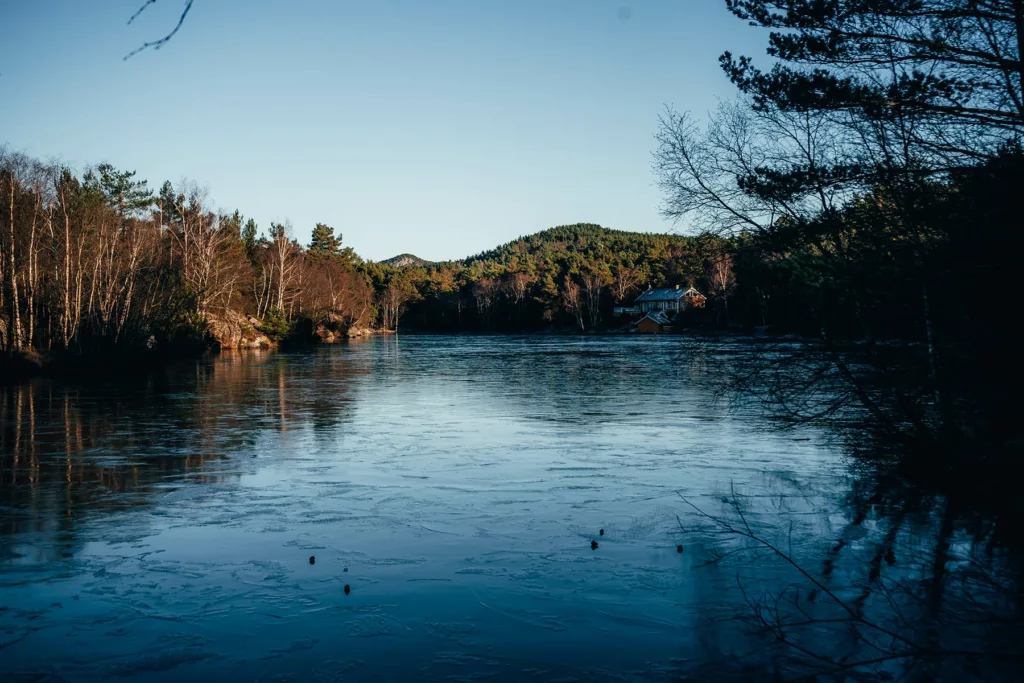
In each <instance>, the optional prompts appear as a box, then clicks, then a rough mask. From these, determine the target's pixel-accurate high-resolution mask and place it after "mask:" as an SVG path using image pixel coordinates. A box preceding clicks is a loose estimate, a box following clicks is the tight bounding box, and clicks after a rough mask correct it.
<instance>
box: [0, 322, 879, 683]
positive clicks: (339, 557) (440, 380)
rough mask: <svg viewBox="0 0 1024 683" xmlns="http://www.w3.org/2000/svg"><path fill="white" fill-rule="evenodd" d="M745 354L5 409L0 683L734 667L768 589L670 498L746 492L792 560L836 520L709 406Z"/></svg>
mask: <svg viewBox="0 0 1024 683" xmlns="http://www.w3.org/2000/svg"><path fill="white" fill-rule="evenodd" d="M737 354H742V350H736V351H734V352H722V347H721V346H720V347H719V348H718V349H717V350H716V351H715V352H707V353H703V352H701V351H700V349H699V346H695V345H694V344H692V343H683V342H681V341H680V338H678V337H657V338H652V337H648V338H637V337H605V338H601V337H512V336H507V337H485V336H481V337H441V336H437V337H435V336H421V337H406V336H402V337H400V338H395V337H377V338H373V339H370V340H367V341H364V342H358V343H355V342H353V343H350V344H340V345H334V346H323V347H318V348H315V349H312V350H303V351H294V352H280V353H274V352H249V353H234V354H229V353H223V354H220V355H217V356H212V357H209V358H205V359H202V360H200V361H196V362H189V363H185V364H182V365H176V366H173V367H169V368H167V369H165V370H163V371H160V372H156V373H152V374H147V375H145V376H140V377H138V378H132V379H125V378H121V379H113V378H111V379H110V380H107V381H90V382H87V383H85V382H83V383H60V382H56V381H47V380H39V381H36V382H33V383H31V384H27V385H22V386H20V387H14V388H11V389H8V390H7V391H6V393H4V394H3V399H2V400H3V403H2V404H0V420H2V423H0V427H2V429H0V447H2V448H0V452H2V459H0V476H2V480H0V519H2V535H0V679H3V680H4V681H11V680H22V679H24V680H65V681H93V680H108V679H113V678H116V679H118V680H124V681H142V680H145V681H179V680H189V681H206V680H210V681H228V680H246V681H252V680H296V681H335V680H396V679H398V680H435V679H436V680H477V679H480V678H493V679H496V680H516V679H530V680H539V681H547V680H558V681H573V680H581V681H582V680H670V679H675V678H678V677H679V676H681V675H684V674H686V673H687V672H690V671H693V670H694V668H695V667H699V666H700V665H702V664H708V663H712V664H714V663H715V662H719V663H723V662H728V661H730V659H731V658H732V655H733V653H734V652H735V651H737V650H738V649H741V648H742V647H743V646H744V645H743V636H742V633H741V632H742V630H743V629H742V628H740V627H739V626H737V625H734V624H733V622H732V620H731V619H730V615H731V614H732V613H734V612H742V610H743V609H744V606H745V604H746V603H745V602H744V600H745V598H744V597H743V594H742V592H741V591H739V590H737V585H738V583H740V582H742V581H749V582H753V584H754V585H755V586H760V587H764V586H768V585H774V584H776V583H778V582H785V581H788V580H789V579H788V578H787V577H786V576H785V575H784V573H783V570H782V568H780V567H779V565H778V563H772V562H769V561H764V562H760V563H755V564H745V565H741V568H740V570H738V569H737V568H736V567H735V566H728V567H724V566H721V565H718V564H712V565H709V566H705V564H706V561H707V559H708V557H709V554H708V553H709V547H710V546H709V543H710V537H707V536H704V535H701V533H700V532H699V531H694V530H692V529H690V528H689V527H690V522H691V521H692V520H693V519H694V517H695V516H697V517H699V515H696V512H695V511H694V509H693V508H692V507H690V506H689V505H687V504H686V503H685V502H684V500H683V498H684V497H685V498H686V499H687V500H688V501H690V502H691V503H693V504H694V505H696V506H697V507H699V508H700V509H702V510H705V511H707V512H709V513H711V514H716V515H718V514H722V515H725V514H727V513H728V511H729V506H728V505H727V502H728V499H730V498H732V497H733V496H742V497H743V499H744V500H745V501H747V503H746V505H747V510H748V517H747V519H748V520H750V521H751V522H752V523H753V524H755V525H756V524H760V523H762V522H763V523H766V524H767V523H770V524H772V526H773V527H774V528H779V527H780V525H781V526H782V527H783V528H786V529H787V532H786V533H787V534H788V536H789V543H790V547H791V548H792V547H793V544H794V543H795V545H796V546H797V547H798V548H806V549H808V552H810V553H812V554H813V553H814V552H816V549H819V548H822V547H823V546H822V543H825V544H826V545H825V546H824V547H826V548H827V545H828V540H827V539H829V538H831V539H832V540H833V541H834V540H835V537H841V538H846V535H845V534H846V533H847V532H843V531H841V530H842V528H843V525H844V523H846V522H847V521H848V519H849V515H850V514H851V513H850V512H849V511H848V509H847V506H846V496H847V493H848V491H849V488H850V478H851V474H850V468H849V467H848V462H847V460H848V458H847V457H846V456H844V455H843V454H842V453H841V452H839V451H838V450H837V448H836V447H835V446H830V445H829V444H830V441H829V440H827V439H825V438H824V435H822V434H819V433H816V432H814V431H810V430H804V431H800V432H793V431H779V430H775V429H771V428H769V427H770V424H769V423H768V422H767V421H766V420H765V418H764V416H763V415H762V413H761V411H760V410H759V409H758V408H757V407H756V406H753V405H748V404H744V403H742V402H740V403H737V402H736V401H730V400H729V397H728V395H727V391H726V392H725V394H723V392H722V391H721V387H722V386H724V385H726V384H727V383H726V382H725V378H726V376H727V372H726V370H727V369H728V367H729V365H730V364H731V363H733V362H735V359H736V357H737ZM602 529H603V530H604V533H603V535H602V534H601V530H602ZM794 529H796V532H795V533H794ZM794 537H796V539H797V540H796V541H794ZM858 538H859V537H857V538H853V537H851V539H850V542H851V543H856V542H857V539H858ZM592 541H596V542H597V543H598V547H597V548H596V549H592ZM679 544H683V545H684V549H683V552H681V553H680V552H678V549H677V546H678V545H679ZM313 558H315V560H314V559H313ZM741 574H742V576H741ZM346 586H348V587H350V591H346Z"/></svg>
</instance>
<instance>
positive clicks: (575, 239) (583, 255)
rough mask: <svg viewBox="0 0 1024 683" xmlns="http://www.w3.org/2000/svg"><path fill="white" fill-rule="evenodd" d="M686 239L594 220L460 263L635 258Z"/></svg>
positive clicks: (517, 241) (552, 230)
mask: <svg viewBox="0 0 1024 683" xmlns="http://www.w3.org/2000/svg"><path fill="white" fill-rule="evenodd" d="M690 242H691V240H690V239H689V238H685V237H681V236H679V235H668V234H650V233H639V232H627V231H625V230H613V229H611V228H605V227H602V226H600V225H597V224H594V223H575V224H573V225H560V226H557V227H554V228H548V229H547V230H542V231H540V232H537V233H534V234H532V235H526V236H523V237H519V238H518V239H515V240H512V241H511V242H508V243H506V244H503V245H501V246H499V247H495V248H494V249H489V250H487V251H484V252H481V253H479V254H474V255H473V256H470V257H468V258H466V259H465V260H464V261H463V262H464V263H465V264H467V265H469V264H472V263H474V262H477V261H480V262H494V263H498V264H502V265H508V264H510V263H513V262H523V261H529V260H542V261H552V260H557V259H559V258H565V259H570V260H572V259H573V258H574V257H573V256H570V255H572V254H575V255H577V256H576V257H575V258H577V259H579V260H581V261H583V262H586V263H591V262H593V261H594V259H602V258H603V260H612V261H614V260H616V258H615V255H620V256H622V257H623V258H625V259H627V260H628V259H635V255H636V254H640V253H647V254H652V253H653V254H657V253H663V252H664V251H665V250H666V249H669V248H671V247H672V246H679V247H682V246H685V245H687V244H689V243H690Z"/></svg>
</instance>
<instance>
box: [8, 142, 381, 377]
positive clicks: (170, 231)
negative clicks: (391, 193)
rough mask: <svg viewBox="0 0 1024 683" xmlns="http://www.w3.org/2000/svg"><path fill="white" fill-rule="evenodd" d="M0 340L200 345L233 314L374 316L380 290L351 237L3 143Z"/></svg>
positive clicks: (341, 320)
mask: <svg viewBox="0 0 1024 683" xmlns="http://www.w3.org/2000/svg"><path fill="white" fill-rule="evenodd" d="M0 195H2V197H3V211H2V212H0V233H2V234H0V262H2V264H0V282H2V285H3V286H2V287H0V311H2V312H3V315H2V316H0V346H2V348H3V350H4V352H5V355H6V356H8V357H11V356H13V355H15V354H18V353H30V352H33V351H46V352H50V353H69V352H70V353H98V352H103V351H110V350H112V349H122V350H123V349H141V348H144V347H153V346H157V347H164V348H171V347H176V346H177V347H182V346H185V347H187V346H197V345H198V346H201V345H204V344H205V343H206V342H207V341H208V340H207V339H206V333H207V324H208V322H209V320H210V319H211V318H213V317H216V316H221V315H224V314H226V313H227V312H231V311H235V312H244V313H246V314H249V315H251V316H254V317H256V318H258V319H259V320H260V324H261V325H265V326H266V329H265V330H264V331H265V332H266V333H267V334H268V335H271V336H274V337H281V336H284V335H287V334H288V333H290V331H291V327H292V323H294V322H295V321H297V320H299V319H304V320H307V321H310V322H312V323H314V324H321V325H327V326H332V327H335V328H341V327H348V326H351V325H358V324H368V322H369V320H370V316H371V315H372V314H373V310H374V309H373V293H372V290H371V289H370V287H369V285H368V283H367V280H366V278H365V277H364V276H362V275H361V274H360V273H359V272H357V265H358V264H359V259H358V257H356V256H355V255H354V254H353V253H352V250H351V249H349V248H345V247H343V246H342V242H341V237H340V236H338V235H336V234H335V232H334V230H333V229H332V228H331V227H329V226H326V225H322V224H321V225H317V226H316V228H315V229H314V230H313V235H312V241H311V242H310V244H309V245H308V246H306V247H305V248H303V247H302V246H301V245H300V244H298V242H297V241H296V240H295V239H294V238H293V237H292V236H291V229H290V227H289V226H288V225H287V224H278V223H272V224H271V225H270V227H269V229H268V230H266V231H262V232H261V231H260V230H259V229H258V227H257V225H256V223H255V222H254V221H253V220H252V219H246V218H245V217H244V216H243V215H242V214H241V213H239V212H238V211H235V212H233V213H230V214H226V213H219V212H217V211H214V210H213V209H212V208H211V206H212V202H211V201H210V199H209V196H208V193H207V192H206V191H205V190H204V189H203V188H201V187H199V186H197V185H196V184H194V183H190V182H187V181H186V182H183V183H182V184H180V185H179V186H178V187H174V186H173V185H172V184H171V183H170V182H165V183H164V184H163V185H162V187H161V188H160V190H159V191H158V192H156V193H154V192H152V191H151V190H150V189H149V187H148V183H147V182H146V181H144V180H139V179H137V178H136V177H135V173H134V172H133V171H122V170H118V169H116V168H114V167H113V166H111V165H109V164H100V165H99V166H97V167H95V168H91V169H88V170H86V171H85V172H84V173H82V174H76V173H74V172H73V171H72V170H71V169H69V168H67V167H64V166H62V165H59V164H47V163H43V162H40V161H38V160H36V159H33V158H30V157H28V156H25V155H23V154H18V153H13V152H8V151H6V150H0Z"/></svg>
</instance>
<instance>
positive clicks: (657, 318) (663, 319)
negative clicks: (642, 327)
mask: <svg viewBox="0 0 1024 683" xmlns="http://www.w3.org/2000/svg"><path fill="white" fill-rule="evenodd" d="M648 318H650V319H651V320H653V321H654V322H656V323H658V324H659V325H671V324H672V321H671V320H669V319H668V317H667V316H666V315H665V314H664V313H662V312H661V311H651V312H650V313H648V314H647V315H645V316H644V317H642V318H640V320H647V319H648ZM640 320H637V321H636V322H637V324H639V323H640Z"/></svg>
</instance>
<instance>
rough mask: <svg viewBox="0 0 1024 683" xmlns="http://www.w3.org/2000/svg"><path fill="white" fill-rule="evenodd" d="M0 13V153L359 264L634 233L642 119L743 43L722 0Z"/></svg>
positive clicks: (116, 5) (687, 93)
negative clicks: (573, 226) (119, 171)
mask: <svg viewBox="0 0 1024 683" xmlns="http://www.w3.org/2000/svg"><path fill="white" fill-rule="evenodd" d="M140 4H141V0H102V1H96V2H83V1H82V0H32V1H31V2H29V1H19V0H0V93H2V100H3V104H2V105H0V144H2V143H4V142H6V143H7V144H8V145H9V146H10V147H12V148H14V149H18V150H24V151H27V152H29V153H31V154H33V155H35V156H39V157H43V158H50V157H60V158H61V159H63V160H65V161H66V162H67V163H69V164H72V165H73V166H76V167H79V168H80V167H83V166H85V165H88V164H95V163H99V162H102V161H107V162H110V163H112V164H114V165H115V166H118V167H121V168H127V169H135V170H137V171H138V172H139V175H140V176H141V177H143V178H147V179H148V180H149V181H150V184H151V186H153V187H158V186H159V185H160V184H161V183H162V182H163V181H164V180H171V182H173V183H175V184H177V182H178V181H179V180H180V179H182V178H189V179H191V180H195V181H197V182H199V183H201V184H203V185H206V186H208V187H209V188H210V192H211V196H212V197H213V198H214V199H215V200H216V204H217V206H218V207H220V208H222V209H225V210H233V209H235V208H238V209H240V210H241V211H242V212H243V213H244V214H246V215H247V216H252V217H253V218H255V219H256V220H257V222H258V223H259V224H260V227H261V228H265V227H266V226H267V225H268V224H269V222H270V221H272V220H274V221H284V220H290V221H291V223H292V225H293V226H294V231H295V235H296V237H298V238H299V239H300V240H302V241H303V242H305V241H306V240H307V238H308V236H309V232H310V230H311V229H312V227H313V225H314V224H315V223H316V222H318V221H319V222H324V223H328V224H329V225H333V226H334V227H335V228H336V229H338V230H339V231H340V232H341V233H342V234H343V235H344V239H345V243H346V244H348V245H350V246H353V247H354V248H355V249H356V251H358V252H359V253H360V254H362V255H363V256H365V257H367V258H373V259H382V258H387V257H388V256H392V255H394V254H396V253H400V252H412V253H415V254H417V255H419V256H422V257H424V258H428V259H436V260H440V259H448V258H459V257H462V256H466V255H469V254H472V253H476V252H479V251H482V250H484V249H487V248H490V247H492V246H495V245H497V244H499V243H502V242H506V241H508V240H510V239H513V238H515V237H517V236H519V235H524V234H529V233H532V232H536V231H538V230H542V229H544V228H546V227H549V226H552V225H560V224H565V223H575V222H583V221H586V222H594V223H600V224H602V225H606V226H608V227H614V228H619V229H623V230H636V231H645V232H650V231H665V230H670V229H672V228H673V226H672V225H671V224H670V223H668V222H665V221H664V220H663V219H662V218H661V217H660V216H659V214H658V206H659V202H660V197H659V194H658V190H657V189H656V188H655V187H654V178H653V175H652V173H651V170H650V161H651V150H652V149H653V147H654V141H653V136H654V133H655V131H656V126H657V117H658V114H659V113H660V112H661V111H662V110H663V109H664V107H665V105H673V106H674V107H675V108H677V109H682V110H691V111H693V112H695V113H697V114H703V113H705V112H707V111H708V110H709V109H711V108H713V107H714V106H715V104H716V102H717V100H718V99H719V98H729V97H731V96H732V93H733V89H732V87H731V85H730V84H729V83H728V81H727V80H726V79H725V77H724V76H723V75H722V73H721V71H720V69H719V68H718V64H717V58H718V55H719V54H721V52H722V51H723V50H726V49H730V50H732V51H733V52H737V53H743V54H749V55H752V56H761V55H763V54H764V43H765V39H766V36H764V35H763V34H762V33H760V32H758V31H756V30H755V29H751V28H749V27H747V26H746V25H745V24H744V22H742V21H740V20H738V19H736V18H735V17H733V16H732V15H730V14H729V13H728V12H727V11H726V9H725V6H724V4H725V3H724V0H666V1H655V0H650V1H646V2H631V3H630V2H625V1H624V0H617V1H615V2H604V1H602V0H538V1H533V0H507V1H499V0H478V1H476V2H470V1H468V0H464V1H454V0H452V1H448V0H381V1H374V2H367V1H364V2H347V1H345V0H290V1H288V2H284V1H282V0H273V1H271V0H195V4H194V6H193V9H192V12H191V14H190V15H189V16H188V18H187V20H186V22H185V24H184V26H183V27H182V29H181V31H180V32H179V33H178V35H177V36H176V37H175V38H174V39H173V40H172V41H171V42H170V43H169V44H167V45H166V47H164V49H162V50H159V51H146V52H143V53H140V54H138V55H136V56H135V57H133V58H132V59H130V60H128V61H127V62H125V61H122V57H123V56H124V55H125V54H127V53H128V52H130V51H131V50H132V49H133V48H135V47H137V46H139V45H140V44H142V43H143V42H145V41H147V40H151V39H153V38H157V37H159V36H160V35H162V34H163V33H166V32H167V31H168V30H169V29H170V28H171V27H172V26H173V25H174V23H175V22H176V20H177V16H178V14H180V11H181V8H182V7H183V5H184V0H159V2H157V3H155V4H154V5H152V6H151V7H150V8H149V9H147V11H146V12H145V13H144V14H143V15H142V16H141V17H140V18H139V19H138V20H137V21H136V22H135V23H134V24H133V25H131V26H127V25H126V22H127V20H128V17H130V16H131V15H132V13H133V12H134V11H135V10H136V9H137V8H138V6H139V5H140Z"/></svg>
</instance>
